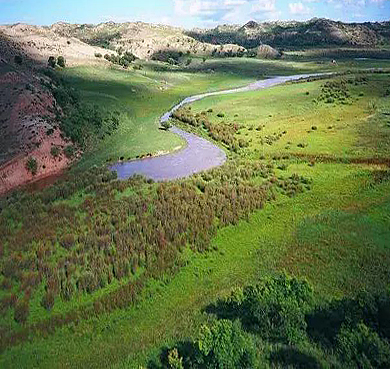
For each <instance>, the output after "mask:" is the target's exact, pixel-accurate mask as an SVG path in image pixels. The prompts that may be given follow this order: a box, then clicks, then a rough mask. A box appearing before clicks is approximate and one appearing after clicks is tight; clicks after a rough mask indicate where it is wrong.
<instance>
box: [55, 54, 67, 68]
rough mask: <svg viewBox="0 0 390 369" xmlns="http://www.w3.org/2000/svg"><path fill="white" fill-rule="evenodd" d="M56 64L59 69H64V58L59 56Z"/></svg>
mask: <svg viewBox="0 0 390 369" xmlns="http://www.w3.org/2000/svg"><path fill="white" fill-rule="evenodd" d="M57 64H58V65H59V66H60V67H61V68H65V64H66V61H65V58H64V57H63V56H61V55H60V56H59V57H58V58H57Z"/></svg>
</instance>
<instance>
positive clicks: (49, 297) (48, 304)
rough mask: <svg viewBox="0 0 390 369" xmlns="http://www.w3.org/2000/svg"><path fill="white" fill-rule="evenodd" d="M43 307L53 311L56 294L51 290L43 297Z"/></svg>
mask: <svg viewBox="0 0 390 369" xmlns="http://www.w3.org/2000/svg"><path fill="white" fill-rule="evenodd" d="M41 305H42V306H43V307H44V308H45V309H46V310H51V309H52V308H53V306H54V293H53V291H51V290H47V291H46V293H45V294H44V295H43V297H42V301H41Z"/></svg>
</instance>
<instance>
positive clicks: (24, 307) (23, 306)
mask: <svg viewBox="0 0 390 369" xmlns="http://www.w3.org/2000/svg"><path fill="white" fill-rule="evenodd" d="M28 314H29V306H28V299H27V298H26V297H24V298H22V299H19V300H18V301H17V303H16V305H15V311H14V319H15V321H16V322H18V323H25V322H26V321H27V318H28Z"/></svg>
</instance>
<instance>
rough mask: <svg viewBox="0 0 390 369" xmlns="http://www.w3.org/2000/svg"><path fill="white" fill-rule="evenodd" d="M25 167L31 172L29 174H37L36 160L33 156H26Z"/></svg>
mask: <svg viewBox="0 0 390 369" xmlns="http://www.w3.org/2000/svg"><path fill="white" fill-rule="evenodd" d="M26 169H27V170H28V171H29V172H31V174H32V175H33V176H35V175H36V174H37V171H38V162H37V160H36V159H35V158H33V157H30V158H28V160H27V162H26Z"/></svg>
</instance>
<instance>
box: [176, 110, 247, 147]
mask: <svg viewBox="0 0 390 369" xmlns="http://www.w3.org/2000/svg"><path fill="white" fill-rule="evenodd" d="M217 116H219V117H223V115H222V114H221V113H218V114H217ZM172 117H173V118H174V119H176V120H178V121H179V122H181V123H184V124H187V125H190V126H192V127H196V128H201V129H204V130H205V131H206V132H207V134H208V135H209V137H211V138H212V139H213V140H215V141H217V142H220V143H222V144H224V145H225V146H226V147H227V148H228V149H229V150H231V151H234V152H238V151H239V149H240V148H244V147H248V146H249V143H248V141H246V140H244V139H242V138H237V136H236V134H237V132H238V131H239V129H240V125H239V124H237V123H219V124H216V123H212V122H210V120H209V119H208V117H207V113H206V112H202V113H201V114H196V115H194V114H193V113H192V112H191V110H190V109H189V108H181V109H178V110H176V111H175V112H174V113H173V115H172Z"/></svg>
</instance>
